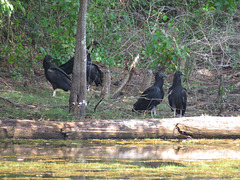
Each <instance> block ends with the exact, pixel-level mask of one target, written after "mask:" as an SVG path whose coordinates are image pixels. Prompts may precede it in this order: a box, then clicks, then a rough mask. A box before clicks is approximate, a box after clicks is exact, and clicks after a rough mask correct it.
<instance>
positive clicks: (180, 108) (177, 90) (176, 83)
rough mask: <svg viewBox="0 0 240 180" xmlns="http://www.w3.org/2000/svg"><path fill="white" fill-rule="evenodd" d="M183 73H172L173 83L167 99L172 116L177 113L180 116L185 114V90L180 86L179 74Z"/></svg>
mask: <svg viewBox="0 0 240 180" xmlns="http://www.w3.org/2000/svg"><path fill="white" fill-rule="evenodd" d="M182 75H184V74H183V73H182V72H181V71H177V72H175V74H174V78H173V85H172V86H171V87H170V88H169V91H168V101H169V105H170V107H171V110H172V111H173V112H174V117H175V116H176V114H179V115H180V117H182V116H183V115H184V114H185V111H186V107H187V90H186V89H185V88H184V87H182V82H181V76H182Z"/></svg>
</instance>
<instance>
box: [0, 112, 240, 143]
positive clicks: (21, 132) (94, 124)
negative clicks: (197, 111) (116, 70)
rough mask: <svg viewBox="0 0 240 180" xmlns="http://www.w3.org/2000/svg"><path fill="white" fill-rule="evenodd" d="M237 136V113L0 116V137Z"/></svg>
mask: <svg viewBox="0 0 240 180" xmlns="http://www.w3.org/2000/svg"><path fill="white" fill-rule="evenodd" d="M187 136H191V137H193V138H240V118H239V117H183V118H169V119H127V120H94V121H81V122H55V121H32V120H8V119H5V120H0V138H16V139H18V138H25V139H26V138H29V139H37V138H41V139H104V138H119V139H129V138H186V137H187Z"/></svg>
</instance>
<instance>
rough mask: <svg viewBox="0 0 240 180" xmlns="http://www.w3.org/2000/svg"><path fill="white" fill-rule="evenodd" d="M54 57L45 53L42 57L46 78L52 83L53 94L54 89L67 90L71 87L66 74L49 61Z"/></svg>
mask: <svg viewBox="0 0 240 180" xmlns="http://www.w3.org/2000/svg"><path fill="white" fill-rule="evenodd" d="M51 59H54V58H53V57H52V56H51V55H46V56H45V57H44V59H43V68H44V73H45V76H46V78H47V80H48V81H49V82H50V83H51V84H52V87H53V90H54V91H53V96H55V95H56V89H62V90H64V91H68V90H70V88H71V84H72V82H71V79H70V78H69V77H68V75H67V74H66V73H65V72H64V71H63V70H62V69H61V68H59V67H57V66H55V65H54V64H53V63H51V62H50V60H51Z"/></svg>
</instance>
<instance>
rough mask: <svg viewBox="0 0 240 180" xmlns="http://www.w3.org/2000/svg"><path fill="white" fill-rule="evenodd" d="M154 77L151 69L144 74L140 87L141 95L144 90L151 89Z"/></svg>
mask: <svg viewBox="0 0 240 180" xmlns="http://www.w3.org/2000/svg"><path fill="white" fill-rule="evenodd" d="M152 75H153V74H152V70H151V69H148V70H147V71H145V72H144V77H143V80H142V82H141V85H140V94H142V93H143V91H144V90H146V89H147V88H149V87H150V85H151V80H152Z"/></svg>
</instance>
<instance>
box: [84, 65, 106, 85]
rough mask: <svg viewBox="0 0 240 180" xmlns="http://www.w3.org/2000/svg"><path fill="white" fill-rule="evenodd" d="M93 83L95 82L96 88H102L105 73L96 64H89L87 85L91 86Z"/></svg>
mask: <svg viewBox="0 0 240 180" xmlns="http://www.w3.org/2000/svg"><path fill="white" fill-rule="evenodd" d="M92 82H95V85H96V86H99V85H100V86H102V83H103V72H102V71H101V70H100V69H99V67H98V66H97V65H96V64H94V63H92V62H87V83H88V84H89V85H91V84H92Z"/></svg>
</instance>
